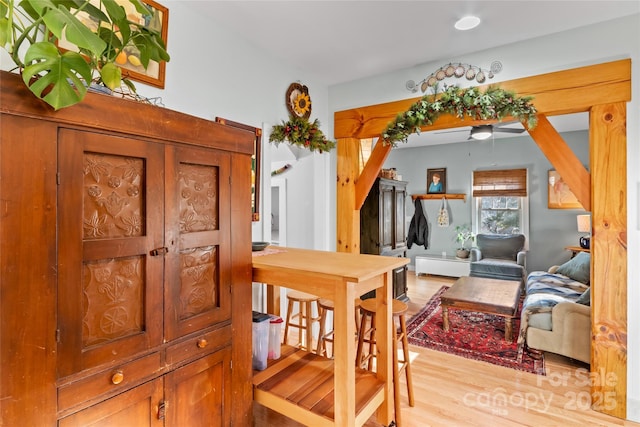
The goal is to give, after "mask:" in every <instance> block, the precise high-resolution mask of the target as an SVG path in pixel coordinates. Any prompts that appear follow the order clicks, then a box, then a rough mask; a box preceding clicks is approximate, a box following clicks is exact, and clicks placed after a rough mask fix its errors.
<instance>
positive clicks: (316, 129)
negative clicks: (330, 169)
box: [269, 115, 336, 153]
mask: <svg viewBox="0 0 640 427" xmlns="http://www.w3.org/2000/svg"><path fill="white" fill-rule="evenodd" d="M269 142H273V143H275V144H276V145H277V144H279V143H281V142H288V143H289V144H293V145H298V146H300V147H304V148H307V149H309V150H311V151H317V152H319V153H324V152H327V151H330V150H332V149H333V148H335V146H336V143H335V141H331V140H329V139H327V137H325V135H324V134H323V133H322V131H321V130H320V122H319V121H318V119H315V120H314V121H313V122H310V121H309V120H307V119H305V118H304V117H296V116H293V115H289V121H283V122H282V124H281V125H275V126H273V128H271V135H270V136H269Z"/></svg>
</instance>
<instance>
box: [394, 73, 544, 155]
mask: <svg viewBox="0 0 640 427" xmlns="http://www.w3.org/2000/svg"><path fill="white" fill-rule="evenodd" d="M532 99H533V98H532V97H518V96H517V95H516V94H515V93H513V92H510V91H507V90H504V89H500V88H498V87H495V86H490V87H488V88H487V89H486V91H484V92H481V91H480V90H479V89H478V88H476V87H469V88H460V87H458V86H448V87H446V88H445V90H444V91H443V92H442V93H441V94H440V95H439V96H438V97H437V98H436V97H434V96H433V95H425V96H423V97H422V98H421V99H420V100H419V101H417V102H416V103H414V104H412V105H411V107H409V109H408V110H407V111H405V112H403V113H399V114H398V115H397V116H396V119H395V120H394V121H392V122H390V123H389V124H388V125H387V128H386V129H385V130H384V132H383V133H382V140H383V143H384V144H391V145H392V146H393V147H395V146H396V145H397V143H398V142H407V138H408V137H409V135H411V134H412V133H420V128H421V127H423V126H428V125H431V124H433V122H434V121H435V120H436V119H437V118H438V117H440V115H442V114H453V115H455V116H456V117H458V118H460V119H463V118H464V117H465V116H467V117H471V118H473V119H476V120H488V119H495V120H499V121H500V120H502V119H503V118H504V117H509V116H511V117H514V118H516V119H518V120H520V121H522V122H524V121H526V122H527V126H528V127H529V128H531V129H533V128H534V127H535V126H536V124H537V122H538V119H537V117H536V113H537V110H536V108H535V107H534V106H533V104H531V102H530V101H531V100H532Z"/></svg>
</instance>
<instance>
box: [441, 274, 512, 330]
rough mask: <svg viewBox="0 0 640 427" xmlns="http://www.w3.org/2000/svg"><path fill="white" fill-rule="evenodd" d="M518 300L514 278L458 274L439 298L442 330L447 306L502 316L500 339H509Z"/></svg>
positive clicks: (447, 326)
mask: <svg viewBox="0 0 640 427" xmlns="http://www.w3.org/2000/svg"><path fill="white" fill-rule="evenodd" d="M519 301H520V282H519V281H517V280H497V279H485V278H483V277H469V276H465V277H461V278H459V279H458V280H456V281H455V283H454V284H453V285H452V286H451V287H450V288H449V289H447V291H446V292H445V293H444V294H442V297H440V305H441V307H442V329H443V330H445V331H448V330H449V309H450V308H455V309H458V310H467V311H479V312H481V313H489V314H495V315H498V316H501V317H504V339H505V340H506V341H512V340H513V319H514V317H515V316H516V311H517V310H518V303H519Z"/></svg>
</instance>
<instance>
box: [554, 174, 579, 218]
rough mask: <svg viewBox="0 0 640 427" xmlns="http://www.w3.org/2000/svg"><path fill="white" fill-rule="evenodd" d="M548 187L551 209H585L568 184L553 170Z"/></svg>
mask: <svg viewBox="0 0 640 427" xmlns="http://www.w3.org/2000/svg"><path fill="white" fill-rule="evenodd" d="M547 187H548V191H547V194H548V197H547V207H548V208H549V209H584V208H583V207H582V205H581V204H580V202H579V201H578V199H577V197H576V196H575V194H573V192H572V191H571V189H570V188H569V186H568V185H567V183H566V182H564V180H563V179H562V177H561V176H560V174H559V173H558V172H556V171H555V170H553V169H552V170H550V171H549V177H548V180H547Z"/></svg>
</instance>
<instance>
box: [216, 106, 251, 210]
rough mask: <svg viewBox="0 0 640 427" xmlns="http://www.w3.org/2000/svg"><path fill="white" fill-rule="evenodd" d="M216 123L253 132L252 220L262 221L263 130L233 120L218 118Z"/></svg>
mask: <svg viewBox="0 0 640 427" xmlns="http://www.w3.org/2000/svg"><path fill="white" fill-rule="evenodd" d="M216 123H221V124H223V125H227V126H231V127H234V128H238V129H242V130H246V131H249V132H253V134H254V135H255V140H254V142H253V155H252V156H251V220H252V221H260V166H261V163H262V161H261V159H260V152H261V151H262V148H261V145H262V129H260V128H256V127H253V126H250V125H245V124H242V123H238V122H233V121H231V120H227V119H223V118H222V117H216Z"/></svg>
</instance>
